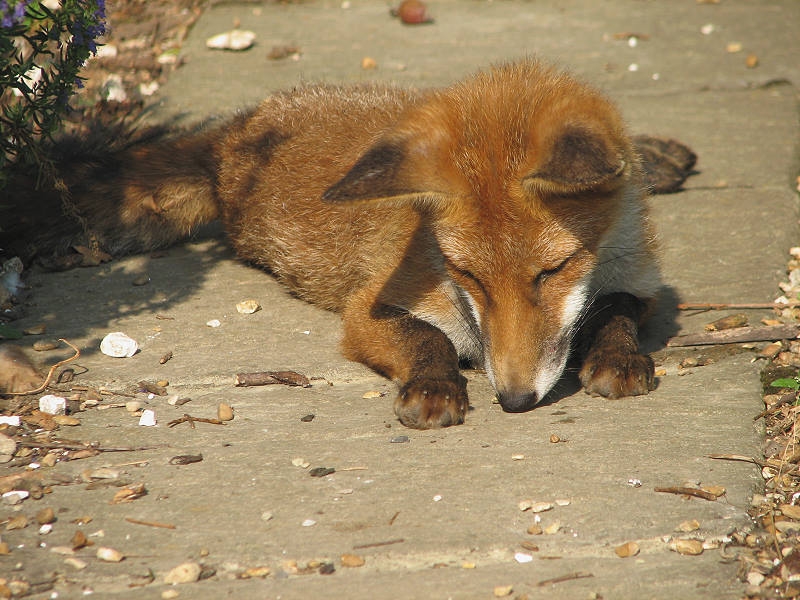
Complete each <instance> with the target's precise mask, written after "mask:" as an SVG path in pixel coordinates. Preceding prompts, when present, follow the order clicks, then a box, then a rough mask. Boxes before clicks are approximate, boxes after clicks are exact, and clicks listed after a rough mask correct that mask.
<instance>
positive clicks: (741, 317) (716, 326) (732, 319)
mask: <svg viewBox="0 0 800 600" xmlns="http://www.w3.org/2000/svg"><path fill="white" fill-rule="evenodd" d="M745 325H747V315H745V314H743V313H738V314H735V315H728V316H727V317H722V318H721V319H717V320H716V321H714V322H712V323H709V324H708V325H706V327H705V330H706V331H722V330H724V329H735V328H736V327H744V326H745Z"/></svg>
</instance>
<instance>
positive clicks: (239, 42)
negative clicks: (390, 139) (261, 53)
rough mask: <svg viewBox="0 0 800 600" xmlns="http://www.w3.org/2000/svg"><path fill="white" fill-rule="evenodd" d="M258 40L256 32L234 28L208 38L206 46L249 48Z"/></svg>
mask: <svg viewBox="0 0 800 600" xmlns="http://www.w3.org/2000/svg"><path fill="white" fill-rule="evenodd" d="M255 40H256V34H255V33H253V32H252V31H247V30H245V29H233V30H231V31H226V32H225V33H218V34H217V35H214V36H211V37H210V38H208V39H207V40H206V47H207V48H211V49H212V50H235V51H241V50H247V49H248V48H250V47H252V45H253V42H255Z"/></svg>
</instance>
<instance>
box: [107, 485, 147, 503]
mask: <svg viewBox="0 0 800 600" xmlns="http://www.w3.org/2000/svg"><path fill="white" fill-rule="evenodd" d="M146 494H147V490H146V489H145V487H144V483H136V484H133V485H129V486H127V487H124V488H122V489H121V490H119V491H118V492H117V493H116V494H114V497H113V498H112V499H111V504H123V503H125V502H133V501H134V500H136V499H137V498H141V497H142V496H144V495H146Z"/></svg>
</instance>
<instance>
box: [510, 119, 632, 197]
mask: <svg viewBox="0 0 800 600" xmlns="http://www.w3.org/2000/svg"><path fill="white" fill-rule="evenodd" d="M625 166H626V165H625V161H624V160H623V159H622V157H621V156H619V155H618V154H617V153H616V152H614V151H612V150H611V149H610V148H609V147H608V144H607V142H606V140H605V139H604V137H603V136H601V135H599V134H598V133H596V132H594V131H591V130H589V129H587V128H585V127H581V126H574V125H573V126H570V127H567V128H566V129H565V130H564V131H562V132H561V134H560V135H559V136H558V137H557V138H556V140H555V142H554V143H553V144H552V146H551V147H550V151H549V156H548V158H547V160H546V161H545V163H544V164H543V165H541V166H540V167H539V168H538V169H537V170H535V171H534V172H533V173H531V174H530V175H528V176H527V177H525V181H526V182H529V183H531V184H534V185H540V186H542V187H544V188H545V189H548V190H550V191H553V192H570V191H580V190H589V189H592V188H595V187H598V186H600V185H602V184H605V183H608V182H610V181H611V180H613V179H614V178H616V177H617V176H619V175H621V174H622V172H623V171H624V170H625Z"/></svg>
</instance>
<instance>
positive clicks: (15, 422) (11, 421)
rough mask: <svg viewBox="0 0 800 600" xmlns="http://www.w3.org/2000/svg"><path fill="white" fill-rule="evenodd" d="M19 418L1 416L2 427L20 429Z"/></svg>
mask: <svg viewBox="0 0 800 600" xmlns="http://www.w3.org/2000/svg"><path fill="white" fill-rule="evenodd" d="M19 423H20V421H19V417H18V416H17V415H11V416H0V425H10V426H11V427H19Z"/></svg>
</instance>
